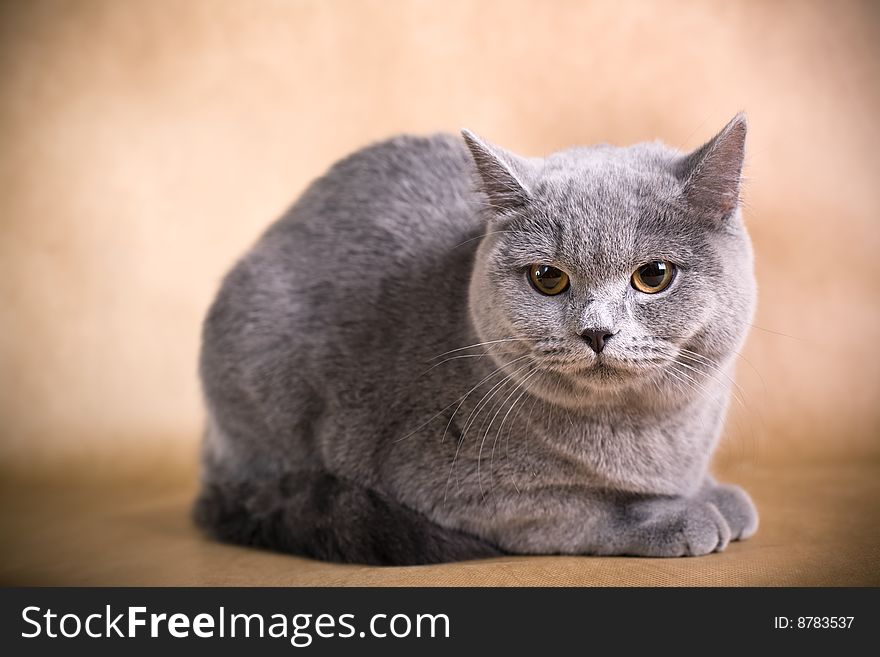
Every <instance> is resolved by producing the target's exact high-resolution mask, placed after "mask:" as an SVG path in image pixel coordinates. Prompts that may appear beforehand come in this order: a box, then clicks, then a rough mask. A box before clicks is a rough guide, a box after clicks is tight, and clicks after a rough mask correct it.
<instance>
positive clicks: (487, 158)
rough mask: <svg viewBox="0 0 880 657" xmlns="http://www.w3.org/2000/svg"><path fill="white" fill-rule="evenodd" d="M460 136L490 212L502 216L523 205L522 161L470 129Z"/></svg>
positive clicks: (526, 198)
mask: <svg viewBox="0 0 880 657" xmlns="http://www.w3.org/2000/svg"><path fill="white" fill-rule="evenodd" d="M461 135H462V137H464V141H465V143H466V144H467V146H468V148H469V149H470V151H471V155H472V156H473V158H474V164H475V165H476V168H477V174H478V176H479V180H478V182H479V186H480V189H481V190H482V191H483V193H485V194H486V196H488V197H489V202H490V203H491V204H492V207H493V209H495V210H496V211H498V212H500V213H501V214H504V213H507V212H512V211H515V210H518V209H520V208H522V207H523V206H524V205H526V203H528V201H529V191H528V187H527V186H526V181H525V179H526V174H527V168H526V163H525V161H524V160H523V159H522V158H520V157H518V156H516V155H514V154H513V153H509V152H507V151H505V150H504V149H502V148H499V147H498V146H494V145H492V144H490V143H488V142H486V141H483V140H482V139H480V138H479V137H477V136H476V135H475V134H474V133H472V132H471V131H470V130H462V131H461Z"/></svg>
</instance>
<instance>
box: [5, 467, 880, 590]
mask: <svg viewBox="0 0 880 657" xmlns="http://www.w3.org/2000/svg"><path fill="white" fill-rule="evenodd" d="M878 474H880V463H878V462H876V461H874V460H867V461H863V462H860V463H825V464H812V465H800V466H797V467H793V466H788V467H785V468H781V467H776V468H771V467H769V466H762V467H761V468H757V467H739V468H737V469H736V471H735V472H733V473H729V476H728V477H727V478H728V479H734V480H736V481H737V482H739V483H741V484H743V485H745V486H746V487H747V488H748V489H749V490H750V492H751V493H752V495H753V496H754V498H755V500H756V503H757V504H758V506H759V508H760V510H761V528H760V530H759V532H758V534H757V535H756V536H755V537H754V538H752V539H751V540H749V541H745V542H742V543H736V544H733V545H731V546H730V547H729V548H728V549H727V551H725V552H724V553H721V554H713V555H710V556H706V557H700V558H694V559H635V558H595V557H507V558H498V559H492V560H487V561H480V562H469V563H457V564H444V565H439V566H420V567H405V568H375V567H365V566H357V565H336V564H325V563H319V562H315V561H311V560H308V559H302V558H298V557H293V556H287V555H281V554H273V553H269V552H264V551H260V550H254V549H247V548H239V547H233V546H227V545H220V544H217V543H214V542H212V541H209V540H206V539H205V538H204V537H202V536H201V535H200V534H199V533H198V532H197V531H196V530H195V529H194V528H193V527H192V525H191V524H190V522H189V519H188V508H189V504H190V501H191V499H192V496H193V494H194V490H195V486H194V476H193V474H192V473H191V472H186V471H184V472H182V473H180V474H179V475H177V474H174V475H171V476H167V477H165V479H164V480H163V481H161V482H160V481H157V480H156V479H155V478H153V479H149V480H147V479H145V480H144V481H145V482H149V483H142V482H141V481H139V480H138V478H137V477H129V478H126V479H125V480H124V481H123V480H122V479H121V478H117V479H116V480H115V481H112V480H111V481H107V480H103V481H101V482H95V481H92V482H90V483H84V482H83V481H79V482H77V481H72V480H69V479H65V480H62V479H60V478H57V477H56V478H54V479H52V478H49V479H46V478H43V479H40V480H39V483H37V478H36V477H30V478H28V479H24V480H22V479H20V478H18V477H12V478H10V477H6V478H4V480H3V481H4V483H3V485H2V495H0V519H2V534H3V540H2V544H3V555H2V557H3V558H2V563H0V584H4V585H111V586H116V585H140V586H153V585H187V586H200V585H214V586H217V585H219V586H222V585H245V586H250V585H269V586H275V585H279V586H310V585H330V586H356V585H390V586H399V585H402V586H412V585H427V586H437V585H439V586H443V585H465V586H468V585H471V586H480V585H483V586H548V585H549V586H572V585H574V586H633V585H635V586H639V585H642V586H644V585H648V586H651V585H663V586H694V585H696V586H756V585H757V586H760V585H770V586H792V585H805V586H817V585H818V586H829V585H841V586H851V585H875V586H876V585H880V568H878V565H880V550H878V545H880V540H878V539H880V532H878V527H880V522H878V520H880V518H878V505H877V500H878V494H880V477H878V476H877V475H878Z"/></svg>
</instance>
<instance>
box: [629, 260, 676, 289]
mask: <svg viewBox="0 0 880 657" xmlns="http://www.w3.org/2000/svg"><path fill="white" fill-rule="evenodd" d="M674 276H675V265H673V264H672V263H671V262H667V261H665V260H652V261H651V262H649V263H647V264H645V265H642V266H641V267H639V268H638V269H636V270H635V271H634V272H633V275H632V286H633V287H634V288H636V289H637V290H638V291H639V292H644V293H645V294H657V292H662V291H663V290H665V289H666V288H667V287H669V284H670V283H671V282H672V279H673V277H674Z"/></svg>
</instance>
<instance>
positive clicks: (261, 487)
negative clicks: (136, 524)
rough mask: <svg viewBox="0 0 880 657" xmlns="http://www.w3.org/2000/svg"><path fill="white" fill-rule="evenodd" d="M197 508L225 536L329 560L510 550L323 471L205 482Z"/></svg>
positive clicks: (452, 557) (391, 560)
mask: <svg viewBox="0 0 880 657" xmlns="http://www.w3.org/2000/svg"><path fill="white" fill-rule="evenodd" d="M194 516H195V520H196V523H197V524H198V525H199V526H201V527H202V528H203V529H204V530H206V531H207V532H209V533H210V534H212V535H213V536H215V537H217V538H219V539H220V540H223V541H228V542H231V543H239V544H245V545H253V546H257V547H263V548H268V549H273V550H279V551H283V552H291V553H295V554H302V555H305V556H309V557H313V558H316V559H321V560H324V561H337V562H353V563H365V564H377V565H414V564H426V563H440V562H445V561H463V560H467V559H478V558H485V557H492V556H498V555H500V554H503V552H502V551H501V550H500V549H499V548H497V547H496V546H494V545H491V544H490V543H487V542H485V541H483V540H481V539H478V538H476V537H474V536H471V535H469V534H466V533H463V532H459V531H455V530H450V529H445V528H443V527H440V526H439V525H437V524H435V523H433V522H431V521H430V520H428V518H426V517H425V516H424V515H422V514H420V513H418V512H416V511H413V510H412V509H409V508H407V507H404V506H401V505H400V504H397V503H395V502H393V501H391V500H389V499H388V498H387V497H385V496H383V495H381V494H379V493H377V492H376V491H373V490H370V489H368V488H364V487H362V486H359V485H357V484H354V483H352V482H350V481H346V480H343V479H340V478H338V477H335V476H333V475H330V474H327V473H324V472H297V473H292V474H289V475H286V476H284V477H283V478H281V479H280V480H279V481H274V482H260V483H254V482H253V481H239V482H232V481H225V482H217V481H215V482H206V483H205V484H204V485H203V487H202V492H201V494H200V496H199V499H198V500H197V502H196V506H195V509H194Z"/></svg>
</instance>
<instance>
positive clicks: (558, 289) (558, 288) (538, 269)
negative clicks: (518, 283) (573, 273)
mask: <svg viewBox="0 0 880 657" xmlns="http://www.w3.org/2000/svg"><path fill="white" fill-rule="evenodd" d="M529 280H530V281H531V282H532V286H533V287H534V288H535V289H536V290H537V291H538V292H540V293H541V294H547V295H549V296H553V295H554V294H560V293H562V292H565V291H566V290H567V289H568V274H566V273H565V272H564V271H562V270H561V269H557V268H556V267H551V266H550V265H532V266H531V267H529Z"/></svg>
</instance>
